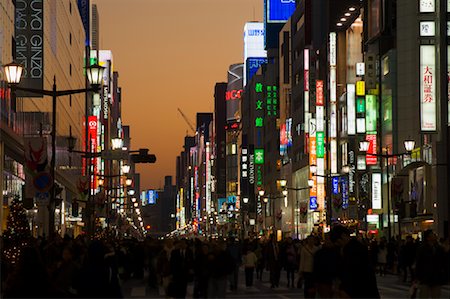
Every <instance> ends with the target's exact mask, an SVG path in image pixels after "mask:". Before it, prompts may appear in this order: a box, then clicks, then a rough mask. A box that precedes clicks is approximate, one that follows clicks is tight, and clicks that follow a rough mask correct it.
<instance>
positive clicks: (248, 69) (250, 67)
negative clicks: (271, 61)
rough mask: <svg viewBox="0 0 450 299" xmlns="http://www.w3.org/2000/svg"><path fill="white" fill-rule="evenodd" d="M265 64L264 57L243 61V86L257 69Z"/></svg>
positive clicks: (265, 59)
mask: <svg viewBox="0 0 450 299" xmlns="http://www.w3.org/2000/svg"><path fill="white" fill-rule="evenodd" d="M266 63H267V58H266V57H250V58H247V59H246V60H245V73H244V85H246V84H247V82H248V81H250V80H251V79H252V78H253V76H254V75H255V74H256V72H257V71H258V69H259V67H260V66H261V65H263V64H266Z"/></svg>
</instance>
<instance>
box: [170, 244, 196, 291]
mask: <svg viewBox="0 0 450 299" xmlns="http://www.w3.org/2000/svg"><path fill="white" fill-rule="evenodd" d="M193 266H194V256H193V253H192V251H191V249H190V248H188V247H187V243H186V240H180V241H179V242H178V244H177V246H176V249H175V250H174V251H173V252H172V257H171V259H170V269H171V272H172V282H171V283H170V285H169V295H170V296H171V297H174V298H185V297H186V290H187V284H188V282H190V281H191V280H192V279H193Z"/></svg>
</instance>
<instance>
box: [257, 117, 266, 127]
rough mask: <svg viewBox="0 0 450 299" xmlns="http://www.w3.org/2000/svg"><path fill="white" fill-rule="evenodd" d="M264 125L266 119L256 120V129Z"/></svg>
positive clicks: (259, 118)
mask: <svg viewBox="0 0 450 299" xmlns="http://www.w3.org/2000/svg"><path fill="white" fill-rule="evenodd" d="M263 124H264V119H263V118H262V117H257V118H256V119H255V127H257V128H262V126H263Z"/></svg>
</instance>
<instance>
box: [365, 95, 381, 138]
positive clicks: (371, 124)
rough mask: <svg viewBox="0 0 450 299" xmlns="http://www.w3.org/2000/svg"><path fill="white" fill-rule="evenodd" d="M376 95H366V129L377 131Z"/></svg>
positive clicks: (370, 131)
mask: <svg viewBox="0 0 450 299" xmlns="http://www.w3.org/2000/svg"><path fill="white" fill-rule="evenodd" d="M377 113H378V111H377V96H375V95H370V94H369V95H366V131H367V132H369V133H373V132H376V131H377Z"/></svg>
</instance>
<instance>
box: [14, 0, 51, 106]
mask: <svg viewBox="0 0 450 299" xmlns="http://www.w3.org/2000/svg"><path fill="white" fill-rule="evenodd" d="M15 2H16V10H15V16H16V19H15V41H16V46H15V49H16V53H15V55H16V62H17V63H19V64H21V65H22V66H23V74H22V81H21V83H22V84H21V85H22V86H24V87H27V88H35V89H43V88H44V4H43V0H16V1H15ZM17 96H18V97H39V98H42V95H39V94H36V93H31V92H26V91H19V90H17Z"/></svg>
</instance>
